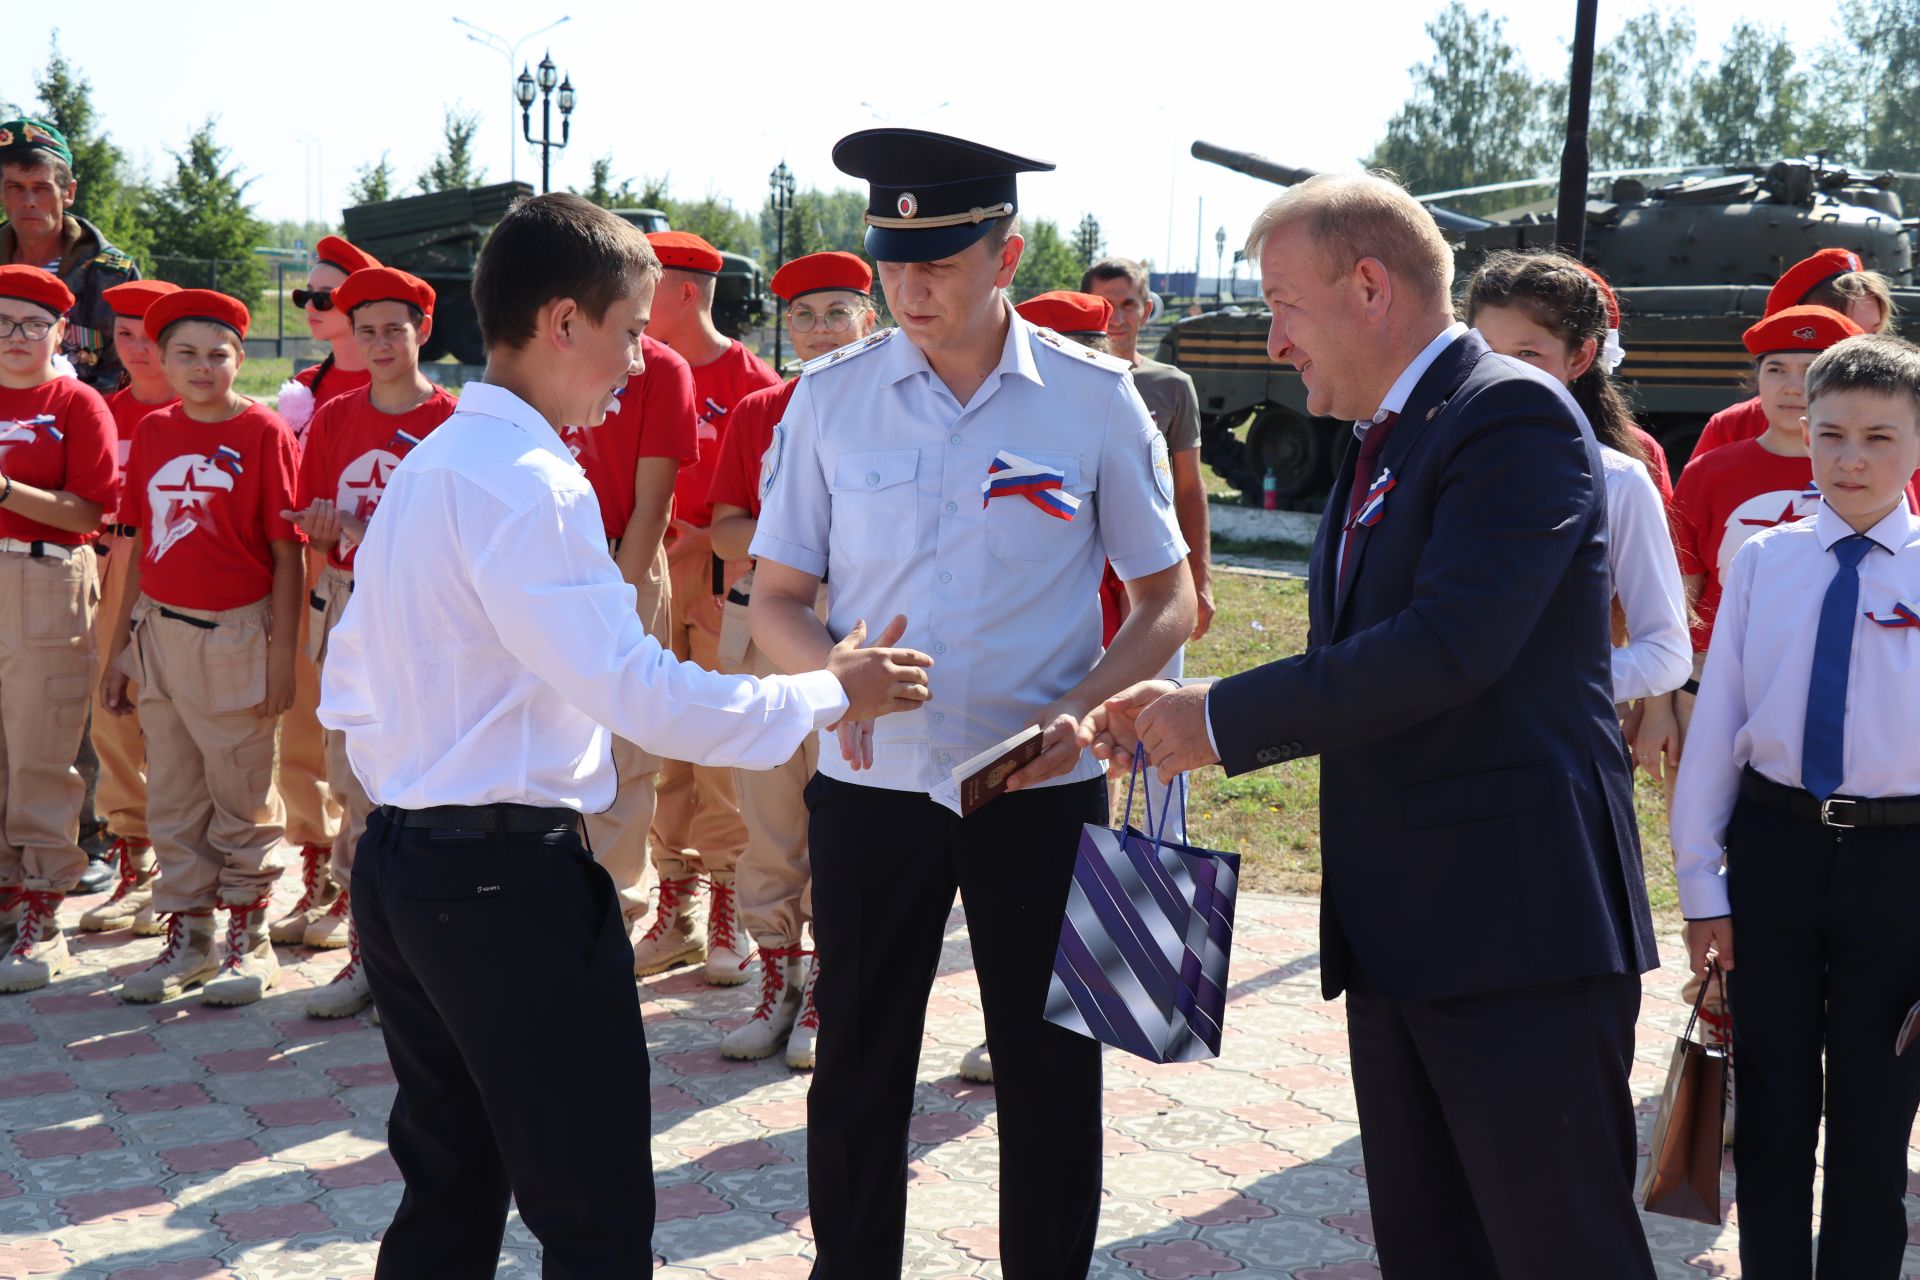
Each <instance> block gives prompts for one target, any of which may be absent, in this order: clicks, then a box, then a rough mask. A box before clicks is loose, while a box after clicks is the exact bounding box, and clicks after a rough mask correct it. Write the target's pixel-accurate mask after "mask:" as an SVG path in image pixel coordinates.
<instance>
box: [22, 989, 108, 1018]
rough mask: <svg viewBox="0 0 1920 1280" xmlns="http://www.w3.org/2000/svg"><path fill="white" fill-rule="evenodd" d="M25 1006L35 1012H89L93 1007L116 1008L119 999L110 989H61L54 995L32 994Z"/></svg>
mask: <svg viewBox="0 0 1920 1280" xmlns="http://www.w3.org/2000/svg"><path fill="white" fill-rule="evenodd" d="M27 1007H28V1008H30V1009H32V1010H33V1011H34V1012H35V1013H90V1012H92V1011H93V1010H95V1009H117V1008H119V1007H120V1001H119V999H118V998H117V997H116V996H115V995H114V994H113V992H111V991H62V992H58V993H57V994H54V995H48V996H34V997H32V998H31V999H29V1000H28V1001H27Z"/></svg>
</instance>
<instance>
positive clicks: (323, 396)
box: [293, 360, 373, 413]
mask: <svg viewBox="0 0 1920 1280" xmlns="http://www.w3.org/2000/svg"><path fill="white" fill-rule="evenodd" d="M323 367H324V368H325V369H326V371H327V376H326V378H325V379H323V380H322V381H321V383H320V394H319V395H317V396H315V397H314V398H313V409H314V412H315V413H318V412H319V411H320V406H321V405H323V404H325V403H326V402H327V401H329V400H331V399H333V398H334V397H335V396H343V395H345V394H347V392H349V391H358V390H360V388H362V387H367V386H371V385H373V374H372V373H371V372H369V371H368V370H366V369H342V368H340V367H339V366H338V365H329V364H327V363H326V361H324V360H323V361H321V362H320V364H311V365H308V366H307V367H306V368H304V369H302V370H301V371H300V372H298V373H296V374H294V375H293V380H294V381H295V382H298V383H300V384H301V385H303V386H304V387H306V389H307V390H309V391H311V390H313V380H314V379H315V378H318V377H319V376H320V370H321V369H322V368H323Z"/></svg>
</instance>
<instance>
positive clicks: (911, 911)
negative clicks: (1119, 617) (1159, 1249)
mask: <svg viewBox="0 0 1920 1280" xmlns="http://www.w3.org/2000/svg"><path fill="white" fill-rule="evenodd" d="M806 799H807V808H808V809H809V811H810V812H811V815H812V817H811V821H810V824H809V828H808V830H809V837H808V838H809V842H810V848H811V850H812V859H813V883H814V892H813V899H814V939H815V944H816V946H817V947H818V948H819V956H820V982H819V986H818V988H817V990H816V993H815V997H816V999H817V1001H818V1004H819V1008H820V1018H821V1021H822V1022H823V1023H825V1024H826V1026H827V1027H828V1028H830V1029H831V1034H829V1035H826V1036H823V1037H821V1040H820V1056H819V1061H818V1065H817V1067H816V1069H815V1071H814V1077H813V1088H812V1090H811V1092H809V1093H808V1095H807V1186H808V1190H809V1193H810V1195H811V1199H812V1213H813V1229H814V1241H815V1247H816V1251H817V1252H816V1259H817V1260H816V1261H815V1263H814V1268H813V1275H814V1277H815V1278H816V1280H883V1278H891V1277H896V1276H898V1275H899V1274H900V1267H901V1257H902V1251H903V1248H904V1237H905V1231H906V1206H907V1121H908V1119H909V1118H910V1116H911V1115H912V1112H913V1101H914V1080H915V1074H916V1071H917V1069H918V1065H919V1061H920V1043H921V1036H922V1031H923V1028H924V1027H925V1024H926V1010H927V997H928V995H929V994H930V993H931V991H932V987H933V979H934V973H935V970H936V968H937V966H938V964H939V961H940V946H941V940H942V936H943V935H944V934H945V932H946V924H947V915H948V912H949V911H951V910H952V907H953V895H954V890H955V888H956V887H957V888H958V889H959V891H960V896H961V899H962V902H963V904H964V906H965V908H966V915H967V930H968V935H969V938H970V939H971V942H972V949H973V962H974V968H975V970H976V972H977V974H978V976H979V980H980V994H981V998H982V1000H983V1002H984V1004H985V1006H986V1022H987V1044H988V1046H989V1048H990V1049H991V1051H992V1053H993V1074H994V1092H995V1097H996V1105H997V1107H998V1111H999V1118H1000V1252H1001V1259H1002V1261H1001V1269H1002V1273H1003V1274H1004V1275H1005V1276H1006V1277H1007V1280H1073V1278H1074V1277H1081V1276H1085V1275H1086V1273H1087V1268H1088V1266H1089V1265H1090V1263H1091V1260H1092V1257H1093V1241H1094V1230H1095V1227H1096V1225H1097V1223H1098V1221H1099V1212H1100V1163H1101V1157H1102V1142H1101V1121H1100V1046H1099V1045H1098V1044H1097V1043H1095V1042H1094V1041H1092V1040H1089V1039H1086V1038H1084V1037H1082V1036H1077V1035H1074V1034H1073V1033H1072V1032H1069V1031H1064V1030H1062V1029H1061V1028H1059V1027H1056V1026H1054V1025H1053V1024H1051V1023H1049V1022H1047V1021H1045V1020H1044V1018H1043V1017H1042V1011H1043V1009H1044V1007H1045V1004H1046V996H1047V985H1048V980H1049V977H1050V975H1051V974H1052V972H1053V953H1054V947H1055V945H1056V944H1057V943H1058V942H1059V940H1060V920H1061V917H1062V915H1063V914H1064V913H1065V910H1066V903H1067V889H1068V886H1069V884H1070V883H1071V881H1072V878H1073V861H1074V854H1075V852H1076V851H1077V849H1078V848H1079V841H1080V828H1081V826H1082V824H1084V823H1089V822H1091V823H1097V824H1104V823H1105V822H1106V820H1107V791H1106V781H1105V779H1101V778H1094V779H1089V780H1087V781H1084V782H1075V783H1067V784H1064V785H1060V786H1055V787H1043V788H1040V789H1037V790H1033V791H1019V792H1013V793H1010V794H1006V795H1002V796H1001V797H1000V798H998V799H996V800H994V801H993V802H992V803H991V804H989V805H988V806H987V807H986V808H984V809H981V810H980V811H979V812H977V813H975V814H974V815H973V816H972V817H971V818H967V819H965V820H964V821H963V820H962V819H961V818H959V817H958V816H956V815H955V814H954V813H953V812H952V811H951V810H948V809H946V808H943V807H941V806H940V805H937V804H935V803H934V802H933V801H932V800H930V799H929V798H928V797H927V796H926V795H924V794H922V793H919V792H910V791H890V790H886V789H883V788H879V787H865V786H857V785H853V784H849V783H845V782H840V781H837V780H835V779H832V778H828V777H826V776H825V775H816V776H815V777H814V779H813V781H812V782H811V783H810V784H808V787H807V793H806Z"/></svg>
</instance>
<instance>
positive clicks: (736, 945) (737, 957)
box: [706, 876, 772, 1057]
mask: <svg viewBox="0 0 1920 1280" xmlns="http://www.w3.org/2000/svg"><path fill="white" fill-rule="evenodd" d="M707 886H708V888H709V889H710V890H711V891H712V897H710V898H709V899H708V906H707V968H706V979H707V985H708V986H710V987H739V986H745V985H746V981H747V964H748V959H747V948H746V945H745V944H744V943H743V942H742V941H741V940H740V896H739V895H738V894H737V893H735V892H734V889H733V877H732V876H728V877H727V878H726V879H724V880H722V879H721V878H720V877H719V876H714V877H713V878H711V879H710V880H708V881H707ZM768 1052H769V1053H770V1052H772V1050H768ZM760 1056H761V1057H765V1056H766V1054H762V1055H760Z"/></svg>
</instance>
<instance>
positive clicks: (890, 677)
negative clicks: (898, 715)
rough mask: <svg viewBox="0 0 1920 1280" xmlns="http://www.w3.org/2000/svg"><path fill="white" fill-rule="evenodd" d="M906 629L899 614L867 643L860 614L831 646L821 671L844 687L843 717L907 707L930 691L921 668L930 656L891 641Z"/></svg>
mask: <svg viewBox="0 0 1920 1280" xmlns="http://www.w3.org/2000/svg"><path fill="white" fill-rule="evenodd" d="M906 633H907V619H906V617H905V615H901V616H899V617H896V618H895V619H894V620H893V621H892V622H889V623H888V624H887V627H886V630H884V631H882V632H881V633H880V634H879V635H878V636H876V637H875V638H874V641H873V645H872V646H871V647H868V646H867V644H866V639H867V622H866V619H864V618H862V619H861V620H860V621H858V622H856V623H854V624H853V630H851V631H849V632H848V633H847V635H846V638H845V639H843V640H842V641H840V643H839V644H836V645H835V646H833V652H832V653H831V654H829V655H828V657H827V671H828V672H829V673H831V674H832V676H833V678H834V679H836V680H838V681H839V682H840V687H841V688H842V689H844V690H846V694H847V714H846V715H845V717H843V719H844V720H852V721H856V722H857V721H861V720H872V719H875V718H877V717H879V716H884V715H891V714H893V713H894V712H896V711H912V710H913V709H915V708H916V707H918V706H919V705H920V704H921V703H923V702H925V701H926V700H927V699H928V698H929V697H930V696H932V695H931V694H930V693H929V692H928V689H927V669H928V668H930V667H932V666H933V659H932V658H930V657H928V656H927V655H926V654H924V653H921V652H920V651H919V650H918V649H896V648H894V647H893V646H894V645H895V644H896V643H898V641H899V639H900V637H901V636H903V635H905V634H906Z"/></svg>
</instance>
